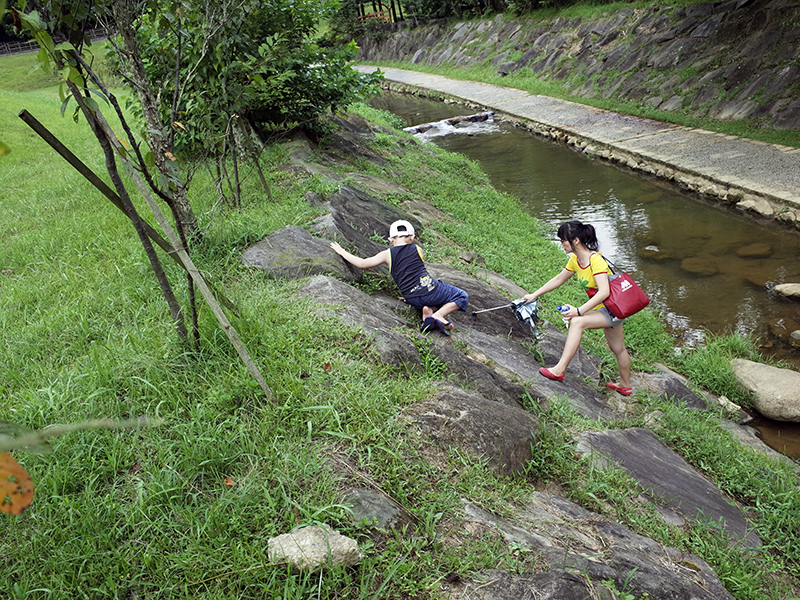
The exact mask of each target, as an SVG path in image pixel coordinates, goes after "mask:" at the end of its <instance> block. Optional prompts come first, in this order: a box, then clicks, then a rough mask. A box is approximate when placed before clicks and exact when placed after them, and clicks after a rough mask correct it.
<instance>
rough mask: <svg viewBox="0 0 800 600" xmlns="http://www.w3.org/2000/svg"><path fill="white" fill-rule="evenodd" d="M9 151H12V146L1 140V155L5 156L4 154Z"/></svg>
mask: <svg viewBox="0 0 800 600" xmlns="http://www.w3.org/2000/svg"><path fill="white" fill-rule="evenodd" d="M9 152H11V148H9V147H8V146H6V145H5V144H4V143H3V142H0V156H3V154H8V153H9Z"/></svg>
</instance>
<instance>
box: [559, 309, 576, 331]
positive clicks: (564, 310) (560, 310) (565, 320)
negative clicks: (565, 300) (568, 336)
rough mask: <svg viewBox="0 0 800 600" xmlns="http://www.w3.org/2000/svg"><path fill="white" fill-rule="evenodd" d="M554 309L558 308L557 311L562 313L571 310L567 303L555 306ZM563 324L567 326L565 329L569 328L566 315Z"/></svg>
mask: <svg viewBox="0 0 800 600" xmlns="http://www.w3.org/2000/svg"><path fill="white" fill-rule="evenodd" d="M556 309H558V312H560V313H562V314H563V313H565V312H567V311H569V310H571V309H572V307H571V306H570V305H569V304H564V305H563V306H562V305H558V306H556ZM564 325H565V326H566V327H567V329H569V319H567V318H566V317H564Z"/></svg>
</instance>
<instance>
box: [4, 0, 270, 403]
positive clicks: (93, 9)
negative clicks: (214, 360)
mask: <svg viewBox="0 0 800 600" xmlns="http://www.w3.org/2000/svg"><path fill="white" fill-rule="evenodd" d="M113 4H114V3H113V0H112V2H110V3H108V4H105V5H102V4H94V3H92V0H78V1H76V2H64V1H62V0H46V1H44V2H42V3H40V4H37V5H36V6H35V8H38V9H39V10H32V11H30V12H28V13H23V12H22V10H21V9H23V8H26V7H29V6H28V5H26V2H25V0H17V6H14V7H12V8H11V11H12V13H13V14H14V17H15V19H17V20H18V22H19V23H20V26H24V27H25V28H26V29H28V30H29V31H30V32H31V34H32V35H33V37H34V38H35V39H36V41H37V42H38V43H39V45H40V47H41V50H40V53H39V57H40V60H41V61H42V62H43V63H46V64H48V65H54V66H55V68H56V69H57V70H58V71H59V72H60V73H61V74H62V76H63V86H62V99H63V105H62V112H63V111H64V110H65V109H66V108H67V105H68V103H69V102H70V101H71V100H74V102H75V104H76V105H77V108H76V109H75V113H74V118H75V119H76V120H78V118H79V115H81V114H82V115H83V117H84V118H85V119H86V121H87V123H88V124H89V127H90V128H91V130H92V132H93V133H94V135H95V137H96V139H97V141H98V143H99V145H100V147H101V148H102V151H103V154H104V156H105V163H106V171H107V173H108V175H109V177H110V178H111V181H112V184H113V186H114V189H115V192H116V194H115V196H116V198H117V199H118V200H119V206H120V207H121V208H122V209H123V210H124V211H125V213H126V214H127V215H128V217H129V218H130V219H131V221H132V223H133V225H134V227H135V229H136V232H137V234H138V235H139V238H140V240H141V243H142V245H143V247H144V249H145V253H146V254H147V257H148V259H149V260H150V264H151V266H152V268H153V271H154V273H155V275H156V278H157V280H158V282H159V285H160V286H161V290H162V293H163V294H164V298H165V300H166V302H167V304H168V306H169V308H170V312H171V313H172V317H173V321H174V322H175V326H176V328H177V331H178V334H179V335H180V337H181V338H183V339H186V338H187V331H186V326H185V322H184V318H183V313H182V310H181V306H180V304H179V303H178V302H177V300H176V298H175V295H174V292H173V290H172V286H171V284H170V282H169V279H168V278H167V276H166V273H165V272H164V269H163V266H162V265H161V262H160V260H159V257H158V255H157V253H156V251H155V249H154V248H153V244H152V242H151V237H152V234H151V233H150V232H149V230H148V228H149V226H148V225H147V224H146V223H145V221H144V220H143V219H142V218H141V216H140V215H139V213H138V211H137V209H136V207H135V206H134V203H133V201H132V199H131V197H130V195H129V193H128V190H127V189H126V186H125V185H124V182H123V180H122V177H121V174H120V172H119V168H118V162H117V161H118V160H119V161H120V163H121V164H122V166H123V167H124V168H125V170H126V171H127V172H128V174H129V175H130V178H131V179H132V180H133V181H134V183H135V185H136V187H137V189H138V190H139V192H140V193H141V194H142V196H143V198H144V199H145V201H146V202H147V204H148V206H149V208H150V209H151V211H152V213H153V215H154V216H155V218H156V220H157V221H158V223H159V225H160V226H161V228H162V230H163V231H164V233H165V235H166V236H167V238H168V240H169V244H171V248H170V249H171V252H172V253H174V255H175V256H176V257H177V260H178V262H179V263H180V264H181V265H182V266H183V267H184V268H185V269H186V272H187V280H188V282H189V286H190V293H191V295H192V309H193V310H192V314H193V316H194V320H193V324H194V331H195V332H196V333H197V320H196V315H197V312H196V310H195V309H194V301H193V290H194V286H195V285H197V286H198V288H199V289H200V291H201V293H202V294H203V296H204V298H205V299H206V301H207V302H208V303H209V305H210V306H211V308H212V310H213V312H214V315H215V316H216V317H217V319H218V321H219V323H220V325H221V326H222V328H223V329H224V331H225V333H226V334H227V335H228V337H229V339H230V340H231V342H232V343H233V345H234V347H235V348H236V350H237V352H238V353H239V355H240V357H241V358H242V360H243V361H244V362H245V364H246V365H247V367H248V369H249V370H250V372H251V374H252V375H253V376H254V377H255V378H256V380H257V381H258V383H259V385H260V386H261V388H262V389H263V390H264V392H265V393H266V394H267V396H269V397H271V396H272V392H271V390H270V389H269V386H268V385H267V384H266V382H265V381H264V379H263V377H262V376H261V373H260V371H259V370H258V368H257V367H256V365H255V363H254V362H253V361H252V359H251V358H250V355H249V353H248V352H247V350H246V349H245V348H244V346H243V344H242V343H241V341H240V340H239V337H238V334H237V333H236V331H235V330H234V329H233V327H232V326H231V324H230V323H229V322H228V320H227V317H226V316H225V314H224V313H223V312H222V310H221V309H220V307H219V305H218V303H217V301H216V299H215V298H214V295H213V293H212V291H211V289H210V287H209V286H208V284H207V282H206V280H205V278H204V276H203V275H202V274H201V273H200V271H199V270H198V269H197V268H196V267H195V266H194V264H193V262H192V260H191V258H190V257H189V254H188V247H187V244H186V239H187V238H186V235H185V233H182V234H181V235H180V237H179V236H178V235H177V234H175V232H174V231H173V229H172V227H171V225H170V223H169V222H168V221H167V220H166V218H165V216H164V214H163V213H162V212H161V209H160V207H159V205H158V204H157V203H156V202H155V200H154V197H153V193H155V194H156V195H158V196H159V197H161V198H162V199H163V200H165V201H166V202H167V204H169V205H170V208H171V209H173V216H174V217H175V227H176V229H178V230H179V231H180V230H182V229H183V227H184V225H185V222H184V221H182V220H181V219H180V218H179V217H178V216H177V213H176V211H175V203H174V199H173V198H172V197H170V196H169V195H168V194H167V193H165V191H164V190H162V189H161V188H159V186H158V185H157V184H156V182H154V180H153V178H152V176H151V174H150V171H149V169H148V161H147V160H146V159H145V157H144V155H143V152H142V149H141V147H140V144H139V143H138V142H137V141H136V137H135V136H134V135H133V131H132V130H131V127H130V125H129V123H128V121H127V119H126V117H125V114H124V113H123V111H122V110H121V108H120V106H119V103H118V102H117V100H116V98H115V97H114V96H113V94H111V93H110V92H109V91H108V89H107V88H106V87H105V86H104V85H103V82H102V80H101V79H100V78H99V77H98V75H97V73H96V72H95V71H94V69H93V68H92V66H91V65H90V64H89V63H88V62H87V61H86V58H85V57H84V54H83V49H84V45H85V44H88V40H87V39H86V38H85V37H84V30H85V26H86V22H87V20H88V19H89V18H90V17H92V18H97V19H109V20H111V19H113V18H114V5H113ZM131 6H134V5H133V4H128V6H127V8H130V7H131ZM139 6H141V5H139ZM56 32H57V33H61V34H63V35H64V36H65V37H66V38H67V40H68V42H67V43H66V44H64V45H62V46H60V47H58V48H56V46H55V44H54V43H53V36H52V33H56ZM64 90H66V91H64ZM94 95H96V96H98V97H100V98H103V99H104V100H105V101H106V102H108V103H109V104H110V105H111V106H112V107H113V109H114V110H115V111H116V113H117V115H118V117H119V119H120V122H121V124H122V127H123V129H124V132H125V135H126V136H127V140H128V141H127V142H123V141H122V140H123V138H122V137H121V136H119V135H117V134H116V133H115V132H114V131H113V130H112V128H111V127H110V125H109V124H108V122H107V121H106V119H105V117H104V115H103V113H102V111H101V110H100V106H99V105H98V103H97V101H96V100H95V99H94V97H93V96H94ZM140 97H141V96H140ZM156 112H157V111H156ZM151 133H152V134H154V135H158V132H151ZM158 148H159V147H158V146H156V150H158ZM161 175H162V179H167V180H168V181H169V180H170V178H171V173H170V172H169V171H166V172H162V173H161ZM145 180H146V183H145ZM172 189H174V186H173V187H172ZM109 193H111V192H109ZM197 342H199V336H196V337H195V343H197Z"/></svg>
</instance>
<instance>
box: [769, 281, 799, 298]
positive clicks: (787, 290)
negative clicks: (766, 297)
mask: <svg viewBox="0 0 800 600" xmlns="http://www.w3.org/2000/svg"><path fill="white" fill-rule="evenodd" d="M772 289H773V290H775V292H776V293H778V294H780V295H781V296H786V297H787V298H800V283H780V284H778V285H776V286H775V287H774V288H772Z"/></svg>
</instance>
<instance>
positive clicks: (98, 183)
mask: <svg viewBox="0 0 800 600" xmlns="http://www.w3.org/2000/svg"><path fill="white" fill-rule="evenodd" d="M23 113H24V116H23ZM19 116H20V118H21V119H23V121H25V122H26V123H27V124H28V125H29V126H31V128H32V129H33V130H34V131H36V132H37V133H39V135H41V133H40V131H39V129H41V131H42V132H46V135H45V136H42V138H43V139H45V141H47V142H48V143H50V140H53V141H55V142H56V143H57V145H58V146H59V147H60V148H61V149H63V150H65V151H66V153H65V154H62V153H61V152H60V151H59V150H58V148H56V146H53V144H52V143H50V145H51V146H52V147H53V148H54V149H56V151H58V152H59V154H61V155H62V156H63V157H64V158H65V159H67V161H68V162H69V163H70V164H71V165H72V166H73V167H75V168H76V169H77V170H78V171H79V172H81V174H82V175H84V177H86V178H87V179H88V180H89V181H90V182H91V183H92V184H93V185H94V186H95V187H97V189H98V190H100V191H101V192H102V193H103V195H105V196H106V197H107V198H109V200H111V201H112V202H113V203H114V205H115V206H117V208H120V209H121V210H122V208H123V206H122V201H121V200H120V199H119V197H118V196H117V194H116V193H115V192H114V191H113V190H112V189H111V188H109V187H108V186H107V185H106V184H105V182H103V180H102V179H100V178H99V177H98V176H97V175H96V174H95V173H93V172H92V171H91V170H90V169H89V168H88V167H86V165H84V164H83V163H82V162H81V161H80V160H79V159H78V158H77V157H76V156H75V155H74V154H72V153H71V152H70V151H69V150H68V149H67V148H66V147H65V146H63V144H61V142H59V141H58V139H57V138H56V137H55V136H53V135H52V133H50V132H49V131H48V130H47V129H46V128H45V127H44V126H43V125H42V124H41V123H39V122H38V121H37V120H36V119H35V118H33V117H32V116H31V115H30V113H28V112H27V111H22V112H21V113H20V115H19ZM96 116H97V120H98V123H99V124H100V125H101V126H102V127H103V132H104V133H105V136H106V138H107V139H109V141H110V142H111V144H112V146H113V147H114V148H115V150H116V152H117V154H118V156H120V157H121V158H122V160H123V163H124V164H126V165H128V167H129V168H128V169H126V170H127V171H128V174H129V175H130V177H131V179H133V181H134V183H135V184H136V187H137V188H138V189H139V191H140V192H141V193H142V195H143V196H144V198H145V201H146V202H147V205H148V206H149V207H150V210H151V211H152V212H153V216H155V218H156V221H157V222H158V224H159V226H160V227H161V229H162V231H163V232H164V234H165V235H166V236H167V239H168V240H169V241H167V240H164V239H163V238H162V237H161V236H160V235H158V233H157V232H156V231H155V230H153V229H152V228H149V231H148V236H150V237H151V239H153V240H154V241H155V240H156V238H159V239H161V241H162V242H163V243H164V245H163V246H162V245H161V244H160V243H158V242H156V243H158V245H159V246H161V247H162V248H164V250H165V251H166V252H167V253H168V254H169V255H170V256H172V257H173V259H174V260H175V261H176V262H178V264H180V265H181V266H182V267H183V268H184V269H186V272H187V273H189V275H190V276H191V278H192V280H193V281H194V282H195V285H196V286H197V288H198V289H199V290H200V293H201V294H202V295H203V298H204V299H205V301H206V302H207V303H208V305H209V307H211V310H212V312H213V313H214V316H215V317H216V318H217V321H219V323H220V325H221V326H222V330H223V331H224V332H225V334H226V335H227V336H228V339H229V340H230V341H231V344H233V347H234V348H235V349H236V352H237V353H238V354H239V357H240V358H241V359H242V362H244V364H245V366H246V367H247V369H248V370H249V371H250V374H251V375H252V376H253V378H254V379H255V380H256V381H257V382H258V384H259V386H261V389H262V390H263V391H264V393H265V394H266V395H267V397H268V398H269V399H270V400H272V399H273V395H272V390H271V389H270V388H269V386H268V385H267V382H266V381H265V380H264V377H263V376H262V375H261V372H260V371H259V369H258V366H257V365H256V364H255V362H254V361H253V359H252V358H251V357H250V353H249V352H248V351H247V348H245V346H244V344H243V343H242V341H241V339H240V338H239V335H238V333H236V330H235V329H234V327H233V325H231V323H230V322H229V321H228V317H227V316H226V315H225V313H224V312H223V310H222V308H221V307H220V305H219V303H217V300H216V298H215V297H214V294H213V293H212V292H211V288H210V287H209V285H208V283H207V282H206V280H205V277H204V276H203V274H202V273H201V272H200V271H199V270H198V269H197V267H195V265H194V262H193V261H192V259H191V258H190V257H189V254H188V252H187V251H186V249H185V248H183V247H182V245H181V243H180V238H179V237H178V234H177V233H176V232H175V231H174V230H173V229H172V226H171V225H170V224H169V221H168V220H167V218H166V216H165V215H164V213H163V211H162V210H161V207H159V206H158V204H157V203H156V201H155V199H154V198H153V196H152V194H151V193H150V188H149V187H148V186H147V185H146V184H145V182H144V181H143V180H142V178H141V177H140V176H139V173H138V171H136V169H135V168H133V167H132V166H131V165H130V161H129V159H127V157H126V155H125V148H124V147H123V146H122V144H121V143H120V141H119V140H118V138H117V137H116V136H115V135H114V132H113V131H112V130H111V127H110V126H109V125H108V123H107V122H106V121H105V119H104V118H103V116H102V114H101V113H99V112H98V113H96ZM31 123H35V124H36V126H34V125H31ZM48 138H50V140H49V139H48ZM67 156H70V158H67ZM73 161H74V162H73ZM78 165H80V168H79V167H78ZM84 171H86V172H84ZM126 214H127V213H126ZM148 227H149V226H148ZM151 232H152V234H155V236H156V237H155V238H153V236H152V234H151Z"/></svg>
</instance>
